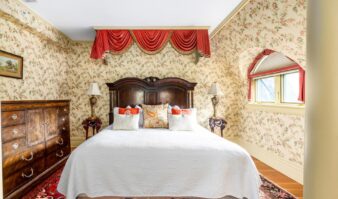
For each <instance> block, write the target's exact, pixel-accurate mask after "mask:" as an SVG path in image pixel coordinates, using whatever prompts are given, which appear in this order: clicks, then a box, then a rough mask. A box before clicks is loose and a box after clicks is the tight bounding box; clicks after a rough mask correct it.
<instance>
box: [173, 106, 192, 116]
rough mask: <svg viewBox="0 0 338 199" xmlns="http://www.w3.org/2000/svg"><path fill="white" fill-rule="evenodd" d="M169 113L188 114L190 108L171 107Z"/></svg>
mask: <svg viewBox="0 0 338 199" xmlns="http://www.w3.org/2000/svg"><path fill="white" fill-rule="evenodd" d="M171 114H173V115H181V114H182V115H190V114H191V110H190V109H176V108H172V109H171Z"/></svg>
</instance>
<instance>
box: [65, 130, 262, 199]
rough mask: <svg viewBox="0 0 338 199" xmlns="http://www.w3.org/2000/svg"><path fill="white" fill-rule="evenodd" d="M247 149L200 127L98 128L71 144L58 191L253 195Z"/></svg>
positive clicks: (254, 180) (255, 178)
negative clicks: (182, 128)
mask: <svg viewBox="0 0 338 199" xmlns="http://www.w3.org/2000/svg"><path fill="white" fill-rule="evenodd" d="M260 184H261V181H260V178H259V174H258V172H257V169H256V167H255V165H254V163H253V161H252V159H251V158H250V156H249V154H248V153H247V152H246V151H245V150H244V149H242V148H241V147H240V146H238V145H236V144H234V143H232V142H230V141H227V140H225V139H222V138H220V137H218V136H216V135H214V134H212V133H210V132H209V131H208V130H206V129H205V128H203V127H200V126H199V127H198V129H197V130H196V131H193V132H192V131H190V132H189V131H177V132H175V131H169V130H167V129H140V130H139V131H116V130H114V131H113V130H108V129H106V130H103V131H102V132H100V133H99V134H97V135H96V136H94V137H93V138H90V139H89V140H87V141H86V142H84V143H83V144H81V145H80V146H79V147H78V148H76V149H75V150H74V152H73V153H72V154H71V156H70V158H69V159H68V161H67V163H66V166H65V168H64V170H63V173H62V176H61V179H60V183H59V185H58V190H59V192H61V193H63V194H64V195H66V197H67V199H75V198H76V197H77V196H78V195H80V194H86V195H87V196H89V197H99V196H121V197H122V196H124V197H127V196H129V197H146V196H158V197H161V196H172V197H184V196H190V197H202V198H221V197H224V196H228V195H231V196H234V197H236V198H244V197H246V198H248V199H258V197H259V196H258V193H259V186H260Z"/></svg>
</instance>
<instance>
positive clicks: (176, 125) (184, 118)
mask: <svg viewBox="0 0 338 199" xmlns="http://www.w3.org/2000/svg"><path fill="white" fill-rule="evenodd" d="M176 111H177V112H179V111H178V110H175V111H174V109H173V110H172V113H171V114H168V120H169V130H172V131H192V130H194V129H195V128H196V127H197V125H198V123H197V118H196V109H194V108H192V109H181V110H180V111H181V112H180V113H179V114H176V113H177V112H176ZM174 113H175V114H174Z"/></svg>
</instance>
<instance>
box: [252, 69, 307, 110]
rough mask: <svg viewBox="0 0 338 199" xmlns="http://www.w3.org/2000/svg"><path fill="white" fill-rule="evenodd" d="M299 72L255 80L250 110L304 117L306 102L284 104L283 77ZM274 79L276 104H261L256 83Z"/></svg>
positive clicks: (287, 72) (283, 73) (260, 77)
mask: <svg viewBox="0 0 338 199" xmlns="http://www.w3.org/2000/svg"><path fill="white" fill-rule="evenodd" d="M295 72H299V71H298V70H292V71H286V72H282V73H277V74H271V75H266V76H259V77H255V78H253V79H252V80H251V81H252V82H251V95H252V101H250V102H249V104H248V108H249V109H259V110H265V111H271V112H279V113H288V114H297V115H304V108H305V103H304V102H296V103H292V102H283V75H285V74H289V73H295ZM267 77H274V78H275V101H274V102H259V101H257V100H256V92H257V87H256V82H257V80H258V79H262V78H267Z"/></svg>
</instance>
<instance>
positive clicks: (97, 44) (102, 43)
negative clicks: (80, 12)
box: [90, 30, 210, 59]
mask: <svg viewBox="0 0 338 199" xmlns="http://www.w3.org/2000/svg"><path fill="white" fill-rule="evenodd" d="M169 40H170V43H171V45H172V47H173V48H175V49H176V50H177V51H178V52H179V53H181V54H191V53H193V52H196V53H197V54H198V56H200V57H210V44H209V34H208V30H130V31H129V30H96V38H95V41H94V44H93V47H92V52H91V55H90V57H91V58H93V59H101V58H103V56H104V53H105V52H107V51H109V52H111V53H113V54H122V53H124V52H125V51H127V50H128V49H129V47H130V46H131V44H133V41H134V42H136V44H137V45H138V47H139V48H140V49H141V50H142V51H143V52H145V53H147V54H156V53H158V52H160V51H161V50H162V49H163V48H164V47H165V45H166V44H167V43H168V41H169Z"/></svg>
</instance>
